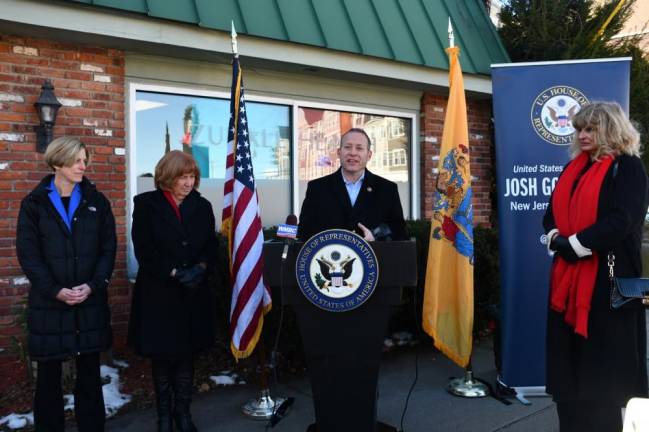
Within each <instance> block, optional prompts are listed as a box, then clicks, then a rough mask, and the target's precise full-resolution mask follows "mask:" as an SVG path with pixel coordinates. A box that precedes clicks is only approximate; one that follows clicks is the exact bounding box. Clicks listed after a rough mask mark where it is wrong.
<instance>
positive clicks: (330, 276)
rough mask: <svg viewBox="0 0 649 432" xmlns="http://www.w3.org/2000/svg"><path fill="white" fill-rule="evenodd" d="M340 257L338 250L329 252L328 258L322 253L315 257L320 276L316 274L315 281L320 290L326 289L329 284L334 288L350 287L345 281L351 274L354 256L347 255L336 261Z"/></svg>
mask: <svg viewBox="0 0 649 432" xmlns="http://www.w3.org/2000/svg"><path fill="white" fill-rule="evenodd" d="M340 257H341V254H340V252H338V251H334V252H332V253H331V256H330V258H331V259H330V260H329V259H327V258H325V257H324V255H323V256H321V257H320V258H316V262H317V263H318V264H319V265H320V277H319V278H318V277H317V276H316V283H317V284H318V288H320V289H321V290H325V289H326V290H328V289H329V287H330V286H333V287H335V288H340V287H341V286H349V287H351V283H350V282H347V279H349V277H350V276H351V275H352V271H353V264H354V261H356V258H352V257H350V256H347V258H345V259H344V260H342V261H340V262H338V261H339V260H340Z"/></svg>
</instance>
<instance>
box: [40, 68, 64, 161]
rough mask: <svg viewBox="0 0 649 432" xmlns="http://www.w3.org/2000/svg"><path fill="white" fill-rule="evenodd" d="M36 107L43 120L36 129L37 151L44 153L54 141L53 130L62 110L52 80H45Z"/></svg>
mask: <svg viewBox="0 0 649 432" xmlns="http://www.w3.org/2000/svg"><path fill="white" fill-rule="evenodd" d="M34 106H35V107H36V110H38V117H39V118H40V120H41V124H40V125H38V126H37V127H36V150H37V151H39V152H40V153H44V152H45V149H47V146H48V145H49V143H50V142H51V141H52V129H53V128H54V123H56V114H57V113H58V112H59V108H61V102H59V101H58V99H57V98H56V96H55V95H54V86H53V85H52V83H51V82H50V80H45V83H44V84H43V86H42V87H41V95H40V96H39V97H38V100H37V101H36V102H35V103H34Z"/></svg>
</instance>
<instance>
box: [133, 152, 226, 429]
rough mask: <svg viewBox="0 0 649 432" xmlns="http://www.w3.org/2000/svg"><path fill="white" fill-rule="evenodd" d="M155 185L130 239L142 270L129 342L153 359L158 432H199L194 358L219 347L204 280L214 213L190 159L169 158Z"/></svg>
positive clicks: (137, 211) (138, 206)
mask: <svg viewBox="0 0 649 432" xmlns="http://www.w3.org/2000/svg"><path fill="white" fill-rule="evenodd" d="M154 180H155V185H156V190H154V191H152V192H145V193H142V194H140V195H137V196H136V197H135V199H134V204H135V205H134V210H133V226H132V231H131V235H132V239H133V246H134V249H135V256H136V258H137V260H138V264H139V270H138V273H137V279H136V282H135V288H134V291H133V304H132V308H131V319H130V323H129V335H128V339H129V344H130V345H131V346H133V347H134V349H135V352H136V353H137V354H139V355H142V356H145V357H150V358H151V360H152V375H153V382H154V388H155V392H156V403H157V411H158V430H159V431H172V430H173V425H172V417H173V419H175V421H176V427H177V428H178V429H179V430H181V431H183V432H184V431H195V430H196V427H195V426H194V425H193V423H192V419H191V414H190V403H191V391H192V384H193V375H194V369H193V356H194V354H195V353H196V352H198V351H200V350H202V349H205V348H208V347H209V346H210V345H212V343H213V341H214V316H213V310H212V308H211V305H212V304H213V299H212V297H211V295H210V291H209V288H208V284H207V280H206V277H205V275H206V273H207V270H208V269H209V268H210V267H212V266H213V265H214V262H215V260H216V247H217V245H216V227H215V221H214V214H213V212H212V206H211V204H210V203H209V201H207V200H206V199H205V198H203V197H201V195H200V194H199V193H198V192H197V191H196V188H198V185H199V183H200V173H199V171H198V167H197V165H196V162H195V161H194V159H193V158H192V157H191V156H189V155H187V154H185V153H183V152H180V151H171V152H169V153H167V154H166V155H165V156H164V157H163V158H162V159H161V160H160V161H159V162H158V164H157V166H156V168H155V179H154ZM172 399H173V401H172ZM172 405H173V407H172ZM172 413H173V416H172Z"/></svg>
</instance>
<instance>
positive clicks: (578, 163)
mask: <svg viewBox="0 0 649 432" xmlns="http://www.w3.org/2000/svg"><path fill="white" fill-rule="evenodd" d="M589 157H590V156H589V155H588V153H585V152H582V153H581V154H580V155H579V156H577V157H576V158H575V159H574V160H573V161H572V162H570V163H569V164H568V166H566V168H565V170H564V171H563V174H562V175H561V178H560V179H559V182H558V183H557V186H556V188H555V189H554V193H553V195H552V215H553V216H554V222H555V224H556V226H557V229H558V230H559V234H561V235H562V236H564V237H570V236H571V235H573V234H575V233H578V232H580V231H582V230H583V229H585V228H587V227H589V226H591V225H592V224H594V223H595V221H596V220H597V204H598V202H599V192H600V189H601V188H602V183H603V181H604V177H605V176H606V173H607V172H608V170H609V168H610V166H611V163H612V162H613V157H612V156H605V157H603V158H602V159H601V160H599V161H596V162H594V163H593V164H592V165H591V166H590V167H589V168H588V169H587V170H586V172H585V173H584V174H583V175H582V176H581V178H580V179H579V183H578V184H577V187H576V188H575V189H574V192H573V185H574V183H575V180H576V179H577V177H578V176H579V174H580V173H581V172H582V170H583V169H584V168H585V167H586V164H587V163H588V161H589ZM597 263H598V259H597V253H595V252H594V251H593V254H592V255H591V256H590V257H587V258H582V259H580V260H579V261H577V262H576V263H574V264H568V263H567V262H566V261H565V260H564V259H563V258H561V257H559V258H557V259H556V260H554V264H553V265H552V275H551V290H550V307H551V308H552V309H553V310H555V311H557V312H562V313H563V314H564V320H565V322H566V323H568V324H569V325H570V326H571V327H573V328H574V329H575V333H577V334H580V335H582V336H583V337H585V338H586V337H588V312H589V311H590V301H591V299H592V297H593V290H594V288H595V278H596V276H597Z"/></svg>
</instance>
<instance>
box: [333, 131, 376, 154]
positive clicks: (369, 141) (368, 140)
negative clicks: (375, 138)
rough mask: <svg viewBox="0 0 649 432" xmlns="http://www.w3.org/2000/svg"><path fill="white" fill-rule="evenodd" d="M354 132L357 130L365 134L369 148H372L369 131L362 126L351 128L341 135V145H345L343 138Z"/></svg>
mask: <svg viewBox="0 0 649 432" xmlns="http://www.w3.org/2000/svg"><path fill="white" fill-rule="evenodd" d="M352 132H356V133H359V134H362V135H363V136H365V139H366V140H367V149H368V150H370V149H371V148H372V140H371V139H370V136H369V135H368V134H367V132H365V130H364V129H361V128H351V129H349V130H348V131H347V132H345V133H344V134H342V135H341V136H340V147H342V146H343V139H345V137H346V136H347V135H348V134H350V133H352Z"/></svg>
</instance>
